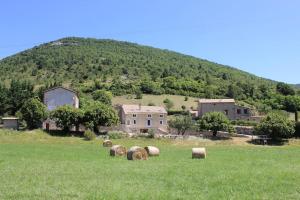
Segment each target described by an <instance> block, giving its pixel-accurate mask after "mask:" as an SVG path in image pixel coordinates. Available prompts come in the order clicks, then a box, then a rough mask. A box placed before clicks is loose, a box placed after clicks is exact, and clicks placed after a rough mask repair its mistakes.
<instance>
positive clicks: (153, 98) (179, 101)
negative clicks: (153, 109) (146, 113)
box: [112, 94, 198, 110]
mask: <svg viewBox="0 0 300 200" xmlns="http://www.w3.org/2000/svg"><path fill="white" fill-rule="evenodd" d="M167 98H168V99H170V100H171V101H172V102H173V103H174V107H173V108H172V110H182V108H181V106H183V105H184V106H185V107H186V109H190V108H191V107H193V109H197V106H198V104H197V100H198V98H194V97H188V100H187V101H185V99H184V98H185V96H180V95H166V94H165V95H149V94H148V95H147V94H144V95H143V99H135V96H134V95H124V96H116V97H113V100H112V102H113V104H114V105H116V104H142V105H148V104H149V103H153V104H155V105H156V106H164V103H163V101H164V100H165V99H167Z"/></svg>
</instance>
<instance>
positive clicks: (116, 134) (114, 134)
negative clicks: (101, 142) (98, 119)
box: [107, 131, 125, 139]
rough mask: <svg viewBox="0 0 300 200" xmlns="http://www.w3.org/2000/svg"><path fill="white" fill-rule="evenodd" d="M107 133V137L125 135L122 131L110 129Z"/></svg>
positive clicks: (115, 137)
mask: <svg viewBox="0 0 300 200" xmlns="http://www.w3.org/2000/svg"><path fill="white" fill-rule="evenodd" d="M107 135H108V137H109V139H122V138H124V137H125V134H124V133H123V132H122V131H110V132H108V134H107Z"/></svg>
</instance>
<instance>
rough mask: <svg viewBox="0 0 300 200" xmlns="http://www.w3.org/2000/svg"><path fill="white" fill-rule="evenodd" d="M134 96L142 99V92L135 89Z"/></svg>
mask: <svg viewBox="0 0 300 200" xmlns="http://www.w3.org/2000/svg"><path fill="white" fill-rule="evenodd" d="M135 98H136V99H142V98H143V93H142V91H141V90H137V91H136V92H135Z"/></svg>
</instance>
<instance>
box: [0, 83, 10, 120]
mask: <svg viewBox="0 0 300 200" xmlns="http://www.w3.org/2000/svg"><path fill="white" fill-rule="evenodd" d="M8 102H9V98H8V89H7V88H6V87H5V86H4V85H2V84H0V116H2V115H3V114H4V113H5V112H6V110H7V108H8Z"/></svg>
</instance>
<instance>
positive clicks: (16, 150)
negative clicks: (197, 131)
mask: <svg viewBox="0 0 300 200" xmlns="http://www.w3.org/2000/svg"><path fill="white" fill-rule="evenodd" d="M101 143H102V140H96V141H92V142H88V141H84V140H83V139H81V138H76V137H51V136H48V135H47V134H45V133H43V132H41V131H32V132H21V133H18V132H10V131H3V130H0V178H1V182H0V199H299V197H300V170H299V169H300V167H299V166H300V157H299V155H300V148H299V147H300V145H299V142H297V141H296V142H295V141H294V142H293V144H291V145H286V146H280V147H269V146H253V145H249V144H242V143H240V144H239V145H234V143H233V141H220V142H212V141H206V140H204V141H170V140H153V139H121V140H114V143H119V144H122V145H125V146H126V147H130V146H132V145H140V146H145V145H150V144H151V145H156V146H158V147H159V148H160V149H161V155H160V156H159V157H155V158H150V159H149V160H148V161H136V162H135V161H127V160H126V159H125V158H112V157H110V156H109V155H108V149H106V148H103V147H102V146H101ZM194 146H205V147H207V151H208V157H207V159H206V160H192V159H191V147H194Z"/></svg>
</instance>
